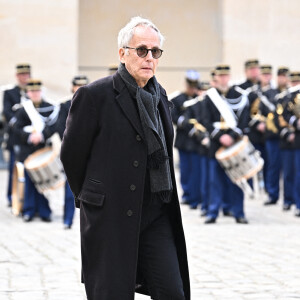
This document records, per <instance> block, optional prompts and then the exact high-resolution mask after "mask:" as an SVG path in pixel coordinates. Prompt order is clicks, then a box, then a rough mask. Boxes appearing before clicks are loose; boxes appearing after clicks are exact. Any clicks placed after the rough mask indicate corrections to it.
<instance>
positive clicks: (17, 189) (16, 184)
mask: <svg viewBox="0 0 300 300" xmlns="http://www.w3.org/2000/svg"><path fill="white" fill-rule="evenodd" d="M24 190H25V177H24V165H23V164H22V163H21V162H16V163H15V165H14V169H13V174H12V193H11V207H12V213H13V214H14V215H15V216H19V215H21V213H22V210H23V204H24Z"/></svg>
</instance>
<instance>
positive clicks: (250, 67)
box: [239, 59, 260, 90]
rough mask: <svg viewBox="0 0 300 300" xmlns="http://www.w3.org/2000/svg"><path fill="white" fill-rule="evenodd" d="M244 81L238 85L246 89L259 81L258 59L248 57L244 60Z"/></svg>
mask: <svg viewBox="0 0 300 300" xmlns="http://www.w3.org/2000/svg"><path fill="white" fill-rule="evenodd" d="M245 75H246V81H245V82H243V83H242V84H240V85H239V87H240V88H242V89H243V90H247V89H248V88H250V87H252V86H253V85H255V84H257V83H258V82H259V75H260V69H259V61H258V60H257V59H249V60H247V61H246V62H245Z"/></svg>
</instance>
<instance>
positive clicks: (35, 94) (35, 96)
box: [27, 90, 42, 103]
mask: <svg viewBox="0 0 300 300" xmlns="http://www.w3.org/2000/svg"><path fill="white" fill-rule="evenodd" d="M27 95H28V97H29V98H30V100H31V101H32V102H33V103H39V102H41V100H42V91H41V90H38V91H27Z"/></svg>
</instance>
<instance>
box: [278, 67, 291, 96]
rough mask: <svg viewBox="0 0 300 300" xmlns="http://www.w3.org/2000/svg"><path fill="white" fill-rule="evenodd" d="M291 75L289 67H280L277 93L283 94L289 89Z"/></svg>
mask: <svg viewBox="0 0 300 300" xmlns="http://www.w3.org/2000/svg"><path fill="white" fill-rule="evenodd" d="M289 75H290V73H289V68H288V67H279V68H278V70H277V89H276V90H277V93H278V94H279V93H282V92H284V91H286V90H287V89H288V88H289V84H290V76H289Z"/></svg>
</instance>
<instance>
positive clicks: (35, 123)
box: [23, 100, 45, 132]
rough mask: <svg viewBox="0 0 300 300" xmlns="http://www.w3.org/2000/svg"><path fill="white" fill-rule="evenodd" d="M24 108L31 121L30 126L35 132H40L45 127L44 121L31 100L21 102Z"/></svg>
mask: <svg viewBox="0 0 300 300" xmlns="http://www.w3.org/2000/svg"><path fill="white" fill-rule="evenodd" d="M23 106H24V109H25V111H26V113H27V115H28V117H29V119H30V121H31V124H32V127H33V128H34V130H35V131H37V132H42V131H43V129H44V128H45V122H44V120H43V118H42V116H41V115H40V114H39V113H38V112H37V110H36V109H35V107H34V105H33V103H32V101H31V100H27V101H25V102H24V103H23Z"/></svg>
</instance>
